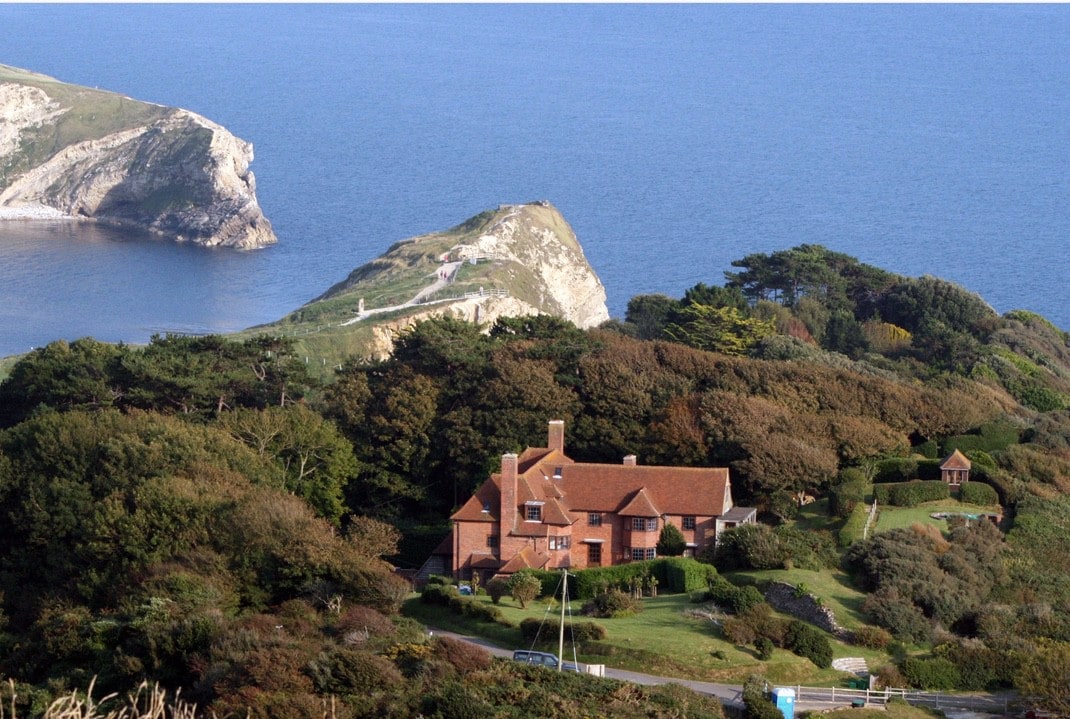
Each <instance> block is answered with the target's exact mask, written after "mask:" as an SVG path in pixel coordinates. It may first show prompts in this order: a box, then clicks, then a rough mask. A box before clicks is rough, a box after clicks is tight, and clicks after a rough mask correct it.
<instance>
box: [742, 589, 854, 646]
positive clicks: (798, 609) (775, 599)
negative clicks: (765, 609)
mask: <svg viewBox="0 0 1070 719" xmlns="http://www.w3.org/2000/svg"><path fill="white" fill-rule="evenodd" d="M762 593H763V594H764V595H765V600H766V601H767V602H769V604H770V605H771V606H772V607H773V608H774V609H776V610H777V611H779V612H784V613H785V614H790V615H791V616H793V617H796V618H798V619H801V620H803V621H804V622H810V623H811V624H813V625H814V626H816V627H818V628H819V629H824V630H825V631H826V632H828V633H830V634H832V635H834V636H836V637H837V638H840V639H846V638H848V636H849V634H850V633H849V632H848V631H847V630H846V629H844V628H843V627H841V626H840V625H839V623H837V622H836V616H835V615H834V614H833V613H832V610H831V609H829V608H828V607H826V606H823V605H822V604H821V603H820V601H819V600H818V598H817V597H815V596H814V595H813V594H810V593H808V592H799V590H798V589H796V588H795V586H794V585H792V584H788V583H787V582H770V583H769V584H768V585H766V586H765V587H764V588H763V589H762Z"/></svg>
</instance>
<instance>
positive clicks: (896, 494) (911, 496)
mask: <svg viewBox="0 0 1070 719" xmlns="http://www.w3.org/2000/svg"><path fill="white" fill-rule="evenodd" d="M950 497H951V490H950V489H949V488H948V485H947V484H945V483H944V482H941V481H940V480H938V479H937V480H928V481H921V480H915V481H913V482H898V483H895V484H878V485H874V486H873V498H874V499H876V500H877V504H890V505H892V506H893V507H916V506H917V505H919V504H921V503H923V502H932V501H934V500H938V499H948V498H950Z"/></svg>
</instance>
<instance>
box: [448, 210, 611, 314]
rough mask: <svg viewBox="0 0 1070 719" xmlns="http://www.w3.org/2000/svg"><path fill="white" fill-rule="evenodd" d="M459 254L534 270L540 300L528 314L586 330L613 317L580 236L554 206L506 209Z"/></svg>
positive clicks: (604, 292)
mask: <svg viewBox="0 0 1070 719" xmlns="http://www.w3.org/2000/svg"><path fill="white" fill-rule="evenodd" d="M457 253H458V255H460V257H461V258H462V259H465V258H466V256H469V255H476V256H479V255H490V256H494V257H496V258H498V259H508V260H512V261H513V262H515V263H516V264H517V265H518V267H519V268H523V269H525V270H526V271H528V272H530V273H531V274H532V275H533V276H534V279H535V283H534V284H535V286H536V287H537V292H538V294H539V296H538V298H537V300H536V304H535V305H531V304H528V305H527V306H529V307H536V305H537V309H536V310H535V312H524V313H523V314H536V313H538V312H541V313H544V314H553V315H557V316H559V317H562V318H564V319H567V320H569V321H570V322H572V323H573V324H575V325H576V326H577V327H581V328H587V327H595V326H597V325H600V324H602V323H603V322H605V321H606V320H608V319H609V310H608V308H607V307H606V289H605V287H603V286H602V282H601V280H599V279H598V275H596V274H595V273H594V271H593V270H591V266H590V264H588V262H587V258H586V256H584V254H583V248H582V247H581V246H580V243H579V241H578V240H577V239H576V234H575V233H574V232H573V230H572V228H571V227H570V226H569V224H568V222H566V221H565V219H564V217H562V216H561V214H560V213H559V212H558V211H557V209H556V208H554V207H553V206H552V205H550V204H549V203H546V202H535V203H531V204H527V205H513V206H508V207H503V208H502V209H501V217H500V219H498V221H497V222H495V223H494V224H493V225H491V226H490V227H489V228H488V229H487V230H486V231H485V232H484V233H483V234H481V235H480V236H479V237H478V238H476V240H475V241H474V242H472V243H470V244H468V245H465V246H463V247H461V248H458V251H457ZM502 314H505V313H504V312H503V313H502ZM517 314H521V313H517ZM483 321H486V320H483Z"/></svg>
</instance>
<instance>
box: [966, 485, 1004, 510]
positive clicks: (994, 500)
mask: <svg viewBox="0 0 1070 719" xmlns="http://www.w3.org/2000/svg"><path fill="white" fill-rule="evenodd" d="M959 500H960V501H963V502H967V503H969V504H980V505H986V506H987V505H992V504H999V495H998V494H997V493H996V490H995V489H994V488H992V487H991V486H989V485H987V484H985V483H984V482H976V481H974V482H966V483H965V484H963V485H962V486H961V487H959Z"/></svg>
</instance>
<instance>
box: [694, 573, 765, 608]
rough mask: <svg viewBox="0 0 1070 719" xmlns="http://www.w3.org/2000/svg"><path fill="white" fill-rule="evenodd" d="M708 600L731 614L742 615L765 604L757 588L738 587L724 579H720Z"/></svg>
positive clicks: (711, 590)
mask: <svg viewBox="0 0 1070 719" xmlns="http://www.w3.org/2000/svg"><path fill="white" fill-rule="evenodd" d="M706 596H707V599H708V600H709V601H711V602H713V603H714V604H716V605H717V606H718V607H720V608H721V609H723V610H725V611H726V612H728V613H729V614H741V613H743V612H745V611H747V610H748V609H750V608H751V607H753V606H755V605H758V604H762V603H764V602H765V597H764V596H762V593H761V592H760V591H758V588H757V587H751V586H747V587H737V586H736V585H734V584H732V583H731V582H729V581H728V580H727V579H725V578H723V577H718V578H717V579H716V580H715V581H714V582H713V583H712V584H710V589H709V591H708V592H707V593H706Z"/></svg>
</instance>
